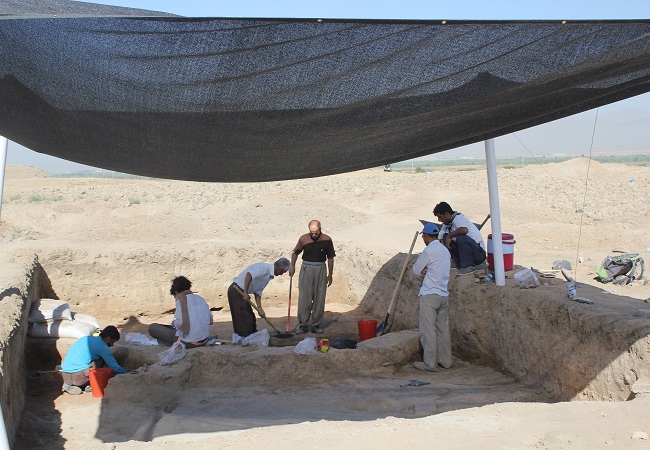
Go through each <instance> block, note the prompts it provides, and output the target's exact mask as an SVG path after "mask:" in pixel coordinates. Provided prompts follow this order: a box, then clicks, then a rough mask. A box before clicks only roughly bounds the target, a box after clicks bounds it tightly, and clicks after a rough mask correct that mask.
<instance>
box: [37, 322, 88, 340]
mask: <svg viewBox="0 0 650 450" xmlns="http://www.w3.org/2000/svg"><path fill="white" fill-rule="evenodd" d="M94 332H95V327H94V326H93V325H91V324H89V323H85V322H78V321H76V320H57V321H55V322H41V323H30V324H29V327H28V328H27V335H28V336H32V337H39V338H75V339H79V338H80V337H84V336H90V335H91V334H93V333H94Z"/></svg>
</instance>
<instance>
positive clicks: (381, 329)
mask: <svg viewBox="0 0 650 450" xmlns="http://www.w3.org/2000/svg"><path fill="white" fill-rule="evenodd" d="M419 234H420V233H419V232H418V231H416V232H415V236H413V242H411V248H410V249H409V253H408V255H406V259H405V260H404V267H402V273H401V274H400V275H399V279H398V280H397V285H396V286H395V290H394V291H393V297H392V298H391V299H390V304H389V305H388V311H387V312H386V318H385V319H384V321H383V322H382V323H380V324H379V326H378V327H377V334H378V335H379V336H383V335H384V334H386V333H388V330H390V326H391V324H390V323H389V322H388V319H389V318H390V313H391V311H392V310H393V305H394V304H395V300H396V299H397V293H398V292H399V287H400V285H401V284H402V278H404V273H405V272H406V267H407V266H408V263H409V259H411V253H412V252H413V247H415V241H417V240H418V235H419Z"/></svg>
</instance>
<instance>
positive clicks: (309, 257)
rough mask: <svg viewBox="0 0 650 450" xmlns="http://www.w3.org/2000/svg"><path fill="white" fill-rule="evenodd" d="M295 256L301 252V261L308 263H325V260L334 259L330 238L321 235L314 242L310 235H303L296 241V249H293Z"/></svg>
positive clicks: (332, 244) (334, 254)
mask: <svg viewBox="0 0 650 450" xmlns="http://www.w3.org/2000/svg"><path fill="white" fill-rule="evenodd" d="M293 252H294V253H295V254H296V255H299V254H300V253H301V252H302V260H303V261H309V262H325V260H326V259H330V258H334V257H335V256H336V253H335V252H334V243H333V242H332V238H331V237H329V236H328V235H326V234H323V233H321V235H320V237H319V238H318V240H316V241H314V240H313V239H312V238H311V235H310V234H309V233H308V234H303V235H302V236H300V239H298V243H297V244H296V248H294V249H293Z"/></svg>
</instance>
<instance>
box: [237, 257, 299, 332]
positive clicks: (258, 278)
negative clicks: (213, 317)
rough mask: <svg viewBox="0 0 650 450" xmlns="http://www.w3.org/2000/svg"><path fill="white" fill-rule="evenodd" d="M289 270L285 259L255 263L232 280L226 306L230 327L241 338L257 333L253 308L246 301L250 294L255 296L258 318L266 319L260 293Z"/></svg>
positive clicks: (288, 262) (289, 264) (289, 266)
mask: <svg viewBox="0 0 650 450" xmlns="http://www.w3.org/2000/svg"><path fill="white" fill-rule="evenodd" d="M289 269H291V262H290V261H289V260H288V259H287V258H280V259H278V260H277V261H276V262H275V263H274V264H269V263H263V262H259V263H255V264H252V265H250V266H249V267H247V268H246V269H245V270H244V271H243V272H242V273H240V274H239V275H237V276H236V277H235V278H233V280H232V281H233V282H232V284H231V285H230V287H229V288H228V304H229V305H230V315H231V317H232V327H233V330H234V331H235V333H237V334H238V335H240V336H241V337H246V336H249V335H251V334H253V333H255V332H256V331H257V322H256V320H255V314H254V313H253V308H252V307H251V305H250V304H249V303H248V301H247V300H249V299H250V297H251V296H250V294H253V295H254V296H255V303H256V305H257V310H258V312H259V315H260V317H262V318H264V317H266V313H265V312H264V309H262V291H263V290H264V288H265V287H266V286H267V285H268V284H269V281H271V280H272V279H273V278H274V277H276V276H278V275H282V274H283V273H285V272H288V271H289Z"/></svg>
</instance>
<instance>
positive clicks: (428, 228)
mask: <svg viewBox="0 0 650 450" xmlns="http://www.w3.org/2000/svg"><path fill="white" fill-rule="evenodd" d="M438 232H439V230H438V227H437V226H436V224H435V223H428V224H426V225H425V226H424V228H423V229H422V231H420V234H438Z"/></svg>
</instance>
